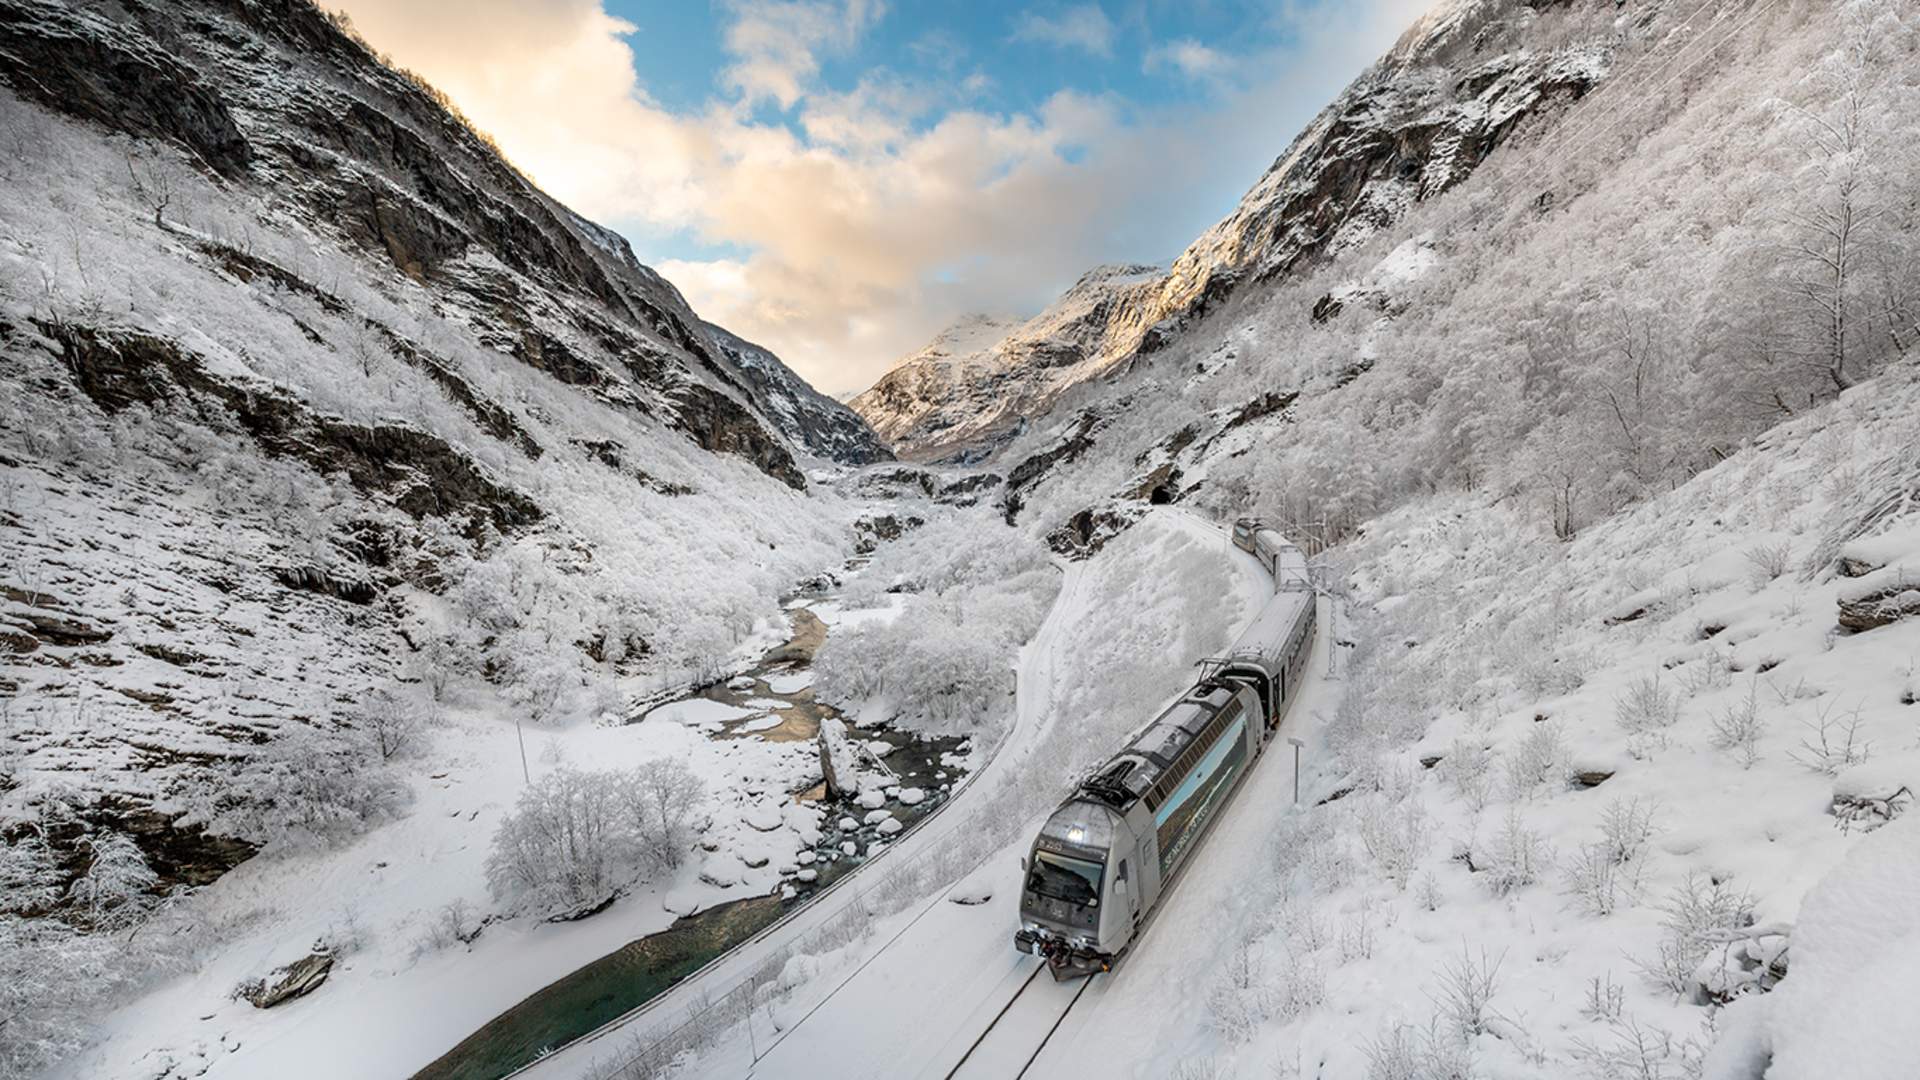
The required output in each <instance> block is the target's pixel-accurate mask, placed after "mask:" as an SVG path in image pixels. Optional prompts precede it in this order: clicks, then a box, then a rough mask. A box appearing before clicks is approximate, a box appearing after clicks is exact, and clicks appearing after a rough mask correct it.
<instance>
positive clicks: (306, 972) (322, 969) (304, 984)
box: [236, 949, 333, 1009]
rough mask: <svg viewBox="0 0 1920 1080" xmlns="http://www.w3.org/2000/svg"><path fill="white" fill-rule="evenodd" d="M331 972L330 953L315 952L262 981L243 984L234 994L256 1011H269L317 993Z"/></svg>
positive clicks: (272, 972)
mask: <svg viewBox="0 0 1920 1080" xmlns="http://www.w3.org/2000/svg"><path fill="white" fill-rule="evenodd" d="M332 971H333V953H332V952H330V951H327V950H324V949H322V950H317V951H315V952H311V953H308V954H307V955H306V956H303V957H301V958H300V959H298V960H295V961H294V962H293V963H291V964H288V965H286V966H284V967H277V968H274V969H273V970H272V971H271V972H269V973H268V974H267V976H266V977H265V978H261V979H255V980H253V981H252V982H250V983H245V984H242V985H241V987H240V989H239V990H238V991H237V992H236V993H237V994H238V996H240V997H241V998H243V999H245V1000H246V1001H247V1002H248V1003H249V1004H251V1005H252V1006H253V1007H254V1008H256V1009H271V1008H273V1007H274V1006H275V1005H279V1004H281V1003H282V1002H287V1001H292V1000H293V999H294V998H298V997H305V996H307V995H308V994H311V993H313V992H314V991H315V990H318V989H319V988H320V984H321V983H323V982H326V981H327V976H328V975H329V974H330V973H332Z"/></svg>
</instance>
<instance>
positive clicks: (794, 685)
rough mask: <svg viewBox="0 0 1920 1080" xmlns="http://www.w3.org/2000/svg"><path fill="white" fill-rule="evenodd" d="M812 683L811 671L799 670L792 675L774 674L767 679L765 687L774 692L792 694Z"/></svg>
mask: <svg viewBox="0 0 1920 1080" xmlns="http://www.w3.org/2000/svg"><path fill="white" fill-rule="evenodd" d="M812 685H813V672H811V671H801V672H796V673H794V674H792V675H776V676H774V677H773V678H771V679H768V680H767V689H768V690H771V691H773V692H774V693H776V694H785V695H789V696H791V695H793V694H797V693H799V692H800V691H802V690H805V689H807V688H808V687H810V686H812Z"/></svg>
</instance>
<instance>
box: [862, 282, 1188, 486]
mask: <svg viewBox="0 0 1920 1080" xmlns="http://www.w3.org/2000/svg"><path fill="white" fill-rule="evenodd" d="M1158 273H1159V270H1158V268H1156V267H1152V266H1101V267H1096V268H1095V269H1093V270H1090V271H1088V272H1087V273H1086V274H1084V275H1082V276H1081V278H1080V280H1079V281H1078V282H1075V283H1074V286H1073V288H1071V289H1068V290H1067V291H1066V293H1065V294H1063V295H1062V296H1061V297H1060V298H1059V299H1058V300H1056V301H1054V303H1053V304H1052V305H1051V306H1050V307H1048V308H1047V310H1045V311H1043V312H1041V313H1040V314H1039V315H1036V316H1034V317H1033V318H1031V319H1027V320H1025V321H1020V320H1015V319H1009V318H1000V317H994V316H988V315H969V316H967V317H965V318H963V319H961V320H959V321H958V322H956V323H954V324H953V325H952V326H950V327H948V328H947V329H945V330H943V331H941V332H940V333H939V334H938V335H937V336H935V337H934V339H933V341H932V342H930V343H929V344H928V345H927V346H926V347H925V348H923V349H921V350H920V351H919V352H916V353H914V354H913V355H911V356H909V357H907V358H906V359H905V360H902V361H901V362H900V363H899V364H897V365H895V366H894V368H893V369H892V370H891V371H889V372H887V373H886V375H884V376H882V377H881V379H880V381H878V382H876V383H875V384H874V385H873V386H872V387H871V388H869V389H868V390H866V391H865V392H863V393H861V394H860V395H859V396H858V397H855V398H853V399H852V400H851V401H850V402H848V404H849V405H850V406H851V407H852V408H853V410H854V411H855V412H858V413H860V414H861V415H862V416H864V417H866V418H867V422H868V423H870V424H871V425H872V426H873V429H874V430H875V431H877V432H879V433H880V437H881V438H883V439H885V440H887V442H888V443H889V444H890V445H892V446H894V447H895V448H896V449H897V450H898V451H899V452H900V453H901V454H902V455H903V456H906V457H909V458H912V459H915V460H922V461H924V460H931V459H935V458H939V457H942V456H946V455H948V454H951V453H953V452H955V451H964V450H967V449H968V448H974V449H976V450H980V449H985V448H987V444H991V443H992V442H994V441H995V440H996V439H999V438H1004V437H1005V436H1007V435H1010V434H1012V433H1013V432H1014V431H1015V430H1016V429H1017V428H1018V427H1019V426H1020V424H1021V423H1022V421H1023V420H1024V419H1025V418H1026V417H1029V416H1034V415H1037V414H1039V413H1041V412H1044V411H1045V410H1046V408H1047V407H1048V406H1049V405H1051V404H1052V403H1053V402H1054V401H1055V400H1056V399H1057V398H1058V397H1059V396H1060V394H1061V393H1062V392H1064V391H1065V390H1067V389H1068V388H1070V387H1072V386H1075V385H1077V384H1079V383H1081V382H1084V381H1086V380H1087V379H1090V378H1093V377H1095V376H1097V375H1099V374H1100V373H1101V372H1102V371H1103V370H1105V369H1106V368H1107V367H1108V366H1110V362H1111V358H1112V356H1113V355H1114V354H1115V350H1116V345H1115V343H1114V341H1113V340H1112V338H1113V335H1114V334H1115V333H1116V332H1117V326H1118V323H1117V322H1116V314H1117V313H1118V312H1120V311H1122V310H1124V309H1125V308H1126V307H1127V306H1128V305H1129V304H1130V303H1134V302H1136V296H1137V295H1141V294H1144V292H1145V291H1147V290H1149V289H1150V288H1151V287H1152V284H1153V282H1154V279H1155V278H1156V276H1157V275H1158ZM976 456H977V455H976Z"/></svg>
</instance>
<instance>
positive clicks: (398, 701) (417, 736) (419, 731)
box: [352, 690, 428, 761]
mask: <svg viewBox="0 0 1920 1080" xmlns="http://www.w3.org/2000/svg"><path fill="white" fill-rule="evenodd" d="M352 723H353V725H354V726H355V727H356V728H358V729H359V730H360V731H361V732H362V733H363V734H364V736H365V738H366V740H367V741H368V743H369V744H371V745H372V747H373V750H374V752H376V753H378V754H379V755H380V760H381V761H391V760H393V759H394V758H403V757H411V756H413V755H415V754H418V753H420V752H421V751H422V750H423V749H425V746H426V736H427V726H428V725H427V713H426V711H425V710H424V709H422V708H421V707H420V706H419V705H417V704H415V703H414V702H411V701H408V700H407V699H406V698H403V697H401V696H399V695H398V694H395V693H393V692H392V691H390V690H376V691H374V692H373V693H371V694H369V695H367V699H366V701H365V702H363V703H362V704H361V705H360V707H359V708H358V709H357V710H355V712H354V714H353V717H352Z"/></svg>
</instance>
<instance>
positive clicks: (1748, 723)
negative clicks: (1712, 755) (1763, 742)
mask: <svg viewBox="0 0 1920 1080" xmlns="http://www.w3.org/2000/svg"><path fill="white" fill-rule="evenodd" d="M1759 689H1760V687H1759V680H1758V679H1757V678H1756V679H1755V681H1754V683H1753V684H1751V685H1750V686H1749V687H1748V688H1747V696H1746V700H1744V701H1741V702H1739V703H1738V704H1735V705H1730V706H1728V707H1727V708H1725V709H1723V710H1721V711H1720V712H1719V713H1718V714H1717V715H1715V716H1714V718H1713V747H1714V749H1716V750H1725V751H1726V752H1728V753H1729V754H1732V755H1733V758H1734V760H1735V761H1738V762H1739V763H1740V767H1741V768H1743V769H1751V768H1753V766H1754V763H1755V762H1757V761H1759V760H1760V736H1761V735H1763V734H1765V733H1766V729H1767V722H1766V720H1765V718H1763V717H1762V716H1761V715H1760V697H1759Z"/></svg>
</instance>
